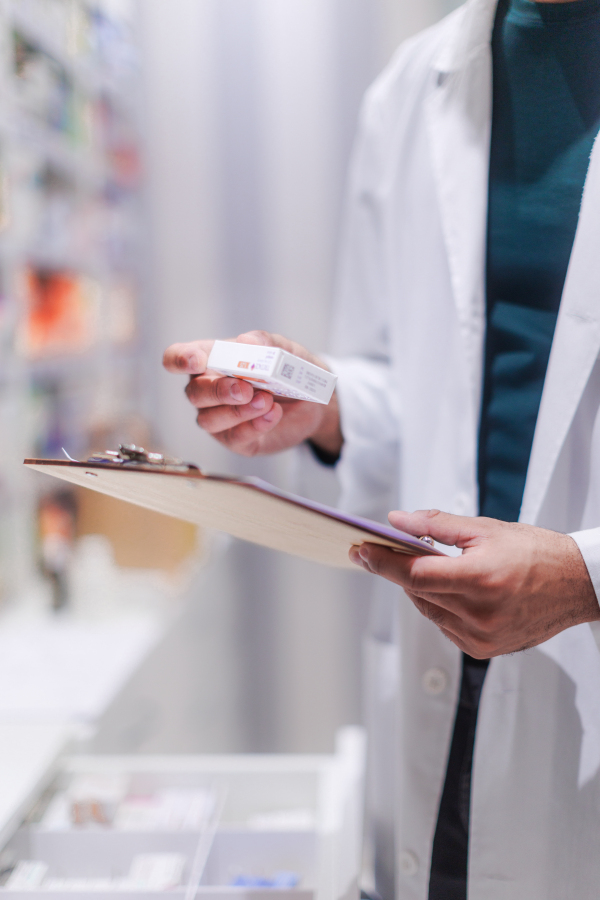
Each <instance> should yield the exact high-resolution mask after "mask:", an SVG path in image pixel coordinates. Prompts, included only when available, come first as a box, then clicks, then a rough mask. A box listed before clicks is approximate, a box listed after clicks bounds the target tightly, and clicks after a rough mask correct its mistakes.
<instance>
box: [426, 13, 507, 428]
mask: <svg viewBox="0 0 600 900" xmlns="http://www.w3.org/2000/svg"><path fill="white" fill-rule="evenodd" d="M495 8H496V0H469V2H468V3H467V4H466V7H465V9H464V15H463V18H457V19H456V29H455V34H454V37H453V40H451V41H450V42H449V43H448V44H446V45H445V46H444V48H443V50H442V52H441V54H440V55H439V57H438V59H437V61H436V65H435V73H434V77H435V83H434V86H433V87H432V90H431V93H430V95H429V96H428V98H427V109H426V115H427V121H428V128H429V136H430V141H431V149H432V159H433V166H434V172H435V179H436V186H437V193H438V197H439V204H440V212H441V218H442V227H443V233H444V240H445V244H446V251H447V256H448V264H449V269H450V276H451V281H452V291H453V295H454V299H455V302H456V307H457V313H458V319H459V323H460V329H461V333H462V336H463V339H464V344H465V360H466V362H467V364H468V366H469V369H470V373H469V382H470V384H471V386H472V399H473V401H474V404H473V412H474V421H473V425H474V427H475V428H476V427H477V416H478V408H479V398H480V393H481V377H482V346H483V335H484V329H485V246H486V226H487V195H488V172H489V144H490V130H491V100H492V96H491V94H492V58H491V46H490V38H491V31H492V26H493V20H494V13H495Z"/></svg>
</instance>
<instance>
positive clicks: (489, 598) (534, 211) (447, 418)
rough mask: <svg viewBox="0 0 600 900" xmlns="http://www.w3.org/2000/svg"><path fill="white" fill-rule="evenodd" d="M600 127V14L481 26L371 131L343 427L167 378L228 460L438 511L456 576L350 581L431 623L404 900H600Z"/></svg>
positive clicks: (404, 783)
mask: <svg viewBox="0 0 600 900" xmlns="http://www.w3.org/2000/svg"><path fill="white" fill-rule="evenodd" d="M599 124H600V0H571V2H559V3H554V2H543V3H534V2H531V0H506V2H505V0H501V2H500V5H497V3H496V2H494V0H468V2H467V3H466V4H465V5H464V6H463V7H461V8H460V9H459V10H457V11H456V12H454V13H453V14H452V15H450V16H449V17H448V18H446V19H445V20H444V21H442V22H441V23H440V24H438V25H436V26H435V27H434V28H431V29H429V30H428V31H426V32H424V33H423V34H421V35H419V36H417V37H416V38H414V39H411V40H410V41H408V42H407V43H406V44H404V45H403V47H401V49H400V50H399V52H398V54H397V55H396V57H395V58H394V60H393V61H392V63H391V65H390V66H389V67H388V69H387V70H386V71H385V72H384V74H383V75H382V76H381V77H380V78H379V80H378V81H377V82H376V84H375V85H374V87H373V88H372V89H371V90H370V92H369V94H368V96H367V99H366V102H365V105H364V109H363V114H362V122H361V128H360V134H359V138H358V145H357V149H356V154H355V158H354V165H353V170H352V175H351V189H350V200H349V207H348V217H347V222H346V229H345V253H344V259H343V265H342V277H341V300H340V315H339V325H338V333H337V339H336V340H337V346H336V355H335V357H334V358H333V359H332V360H329V364H330V365H331V367H333V368H334V369H335V370H336V371H337V372H338V373H339V382H338V390H337V394H336V398H335V401H334V402H332V404H330V406H329V407H327V408H323V407H320V406H318V405H317V404H306V403H299V402H280V401H276V402H275V401H274V400H273V397H272V396H270V395H268V394H265V393H264V392H261V391H258V392H254V393H253V391H252V388H250V387H249V386H248V385H247V384H244V383H242V382H238V381H234V380H232V379H227V378H218V377H216V376H214V375H213V376H211V375H210V373H209V374H203V373H204V371H205V366H206V358H207V352H208V350H209V349H210V346H211V342H209V341H197V342H194V343H190V344H179V345H176V346H174V347H171V348H169V350H167V352H166V354H165V364H166V366H167V368H169V369H170V370H171V371H175V372H186V373H188V374H191V375H197V376H198V377H194V378H192V379H190V382H189V385H188V388H187V393H188V397H189V399H190V400H191V402H192V403H193V405H194V406H195V407H197V409H198V423H199V425H200V426H201V427H202V428H204V429H206V430H207V431H208V432H210V433H211V434H213V435H214V436H215V437H216V438H217V439H218V440H220V441H221V442H222V443H224V444H226V445H227V446H228V447H229V448H231V449H233V450H235V451H237V452H239V453H241V454H245V455H254V454H259V453H274V452H277V451H279V450H282V449H284V448H286V447H289V446H292V445H294V444H298V443H300V442H302V441H305V440H307V439H308V440H310V441H312V443H313V445H314V446H315V447H316V448H317V452H318V453H319V454H320V455H321V457H323V458H324V459H327V458H328V457H329V458H330V460H332V461H333V460H336V459H337V458H338V456H339V462H337V467H338V469H339V473H340V479H341V483H342V486H343V491H344V497H345V503H346V505H347V506H350V507H352V508H353V509H354V510H356V511H360V512H368V511H369V509H370V504H371V503H373V502H374V501H375V500H376V499H377V497H378V495H380V494H381V495H383V492H385V490H387V489H388V487H389V484H391V483H392V482H393V480H394V478H395V477H396V478H398V477H399V483H400V497H399V500H400V503H401V505H402V507H403V508H404V509H406V510H425V511H424V512H411V513H408V512H393V513H391V514H390V521H391V522H392V523H393V525H395V526H397V527H398V528H401V529H403V530H406V531H409V532H411V533H412V534H415V535H424V534H425V535H426V534H428V535H431V536H432V537H433V538H434V539H435V540H436V541H439V542H441V543H442V544H446V545H448V546H451V547H455V548H457V549H456V550H455V551H454V553H455V555H454V556H452V558H449V559H441V558H433V557H427V558H419V559H409V558H404V557H402V556H400V555H397V554H395V553H393V552H392V551H390V550H387V549H384V548H379V547H376V546H374V545H363V546H362V547H361V548H360V549H358V550H353V551H352V554H351V555H352V559H353V561H354V562H355V563H356V564H357V565H361V566H363V567H364V568H365V569H366V570H367V571H368V572H372V573H374V574H375V575H377V576H379V577H382V578H385V579H388V580H389V581H391V582H395V583H396V584H398V585H401V586H402V587H403V588H404V590H405V592H406V596H407V598H408V600H407V601H405V602H403V603H402V608H401V612H400V616H401V626H400V630H399V631H400V643H401V665H402V674H401V683H400V699H399V721H400V729H399V733H400V736H401V738H400V743H401V748H400V753H399V758H398V760H397V772H396V780H395V785H394V786H393V789H394V790H395V793H396V800H397V823H396V848H397V849H396V860H397V877H396V895H397V897H398V898H400V900H409V898H410V900H427V898H429V900H459V898H460V900H464V898H465V897H466V896H467V886H468V896H469V898H470V900H525V898H526V900H565V898H567V897H568V898H577V900H597V898H598V897H599V896H600V653H599V651H598V649H597V645H596V642H595V640H594V636H593V633H592V629H591V627H590V624H588V623H591V622H594V621H596V620H598V619H600V608H599V606H598V600H597V594H598V592H599V591H600V413H599V410H600V361H599V359H598V356H599V351H600V146H598V145H597V144H596V145H594V141H595V138H596V133H597V131H598V127H599ZM244 339H245V340H248V341H257V342H259V343H266V342H270V341H272V342H273V343H275V344H280V345H281V346H284V347H286V348H289V349H291V350H292V352H295V353H297V354H300V355H304V356H306V357H307V358H312V357H311V356H310V354H309V353H308V352H307V351H305V350H303V349H302V348H300V347H298V346H297V345H294V344H292V343H290V342H288V341H286V340H283V339H282V338H280V337H278V336H274V335H265V334H262V333H253V334H250V335H246V336H245V338H244ZM438 509H441V510H444V512H438V511H437V510H438ZM478 514H480V515H481V516H484V517H485V518H479V517H477V516H478ZM517 520H518V524H516V523H517ZM569 535H570V536H569ZM460 551H462V553H460ZM409 601H412V603H411V602H409ZM517 651H521V652H517ZM488 660H489V663H488ZM433 675H435V679H433V681H432V676H433ZM428 679H429V680H428ZM434 681H435V690H433V689H428V687H429V688H430V687H431V684H433V683H434ZM476 725H477V728H476V727H475V726H476ZM390 789H392V785H390ZM385 900H391V898H385Z"/></svg>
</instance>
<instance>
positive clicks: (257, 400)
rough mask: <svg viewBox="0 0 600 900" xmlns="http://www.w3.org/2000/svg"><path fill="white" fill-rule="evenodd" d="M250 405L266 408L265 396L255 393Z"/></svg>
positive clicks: (255, 407) (256, 407)
mask: <svg viewBox="0 0 600 900" xmlns="http://www.w3.org/2000/svg"><path fill="white" fill-rule="evenodd" d="M250 406H253V407H254V409H264V408H265V398H264V397H263V395H262V394H255V396H254V398H253V399H252V400H251V401H250Z"/></svg>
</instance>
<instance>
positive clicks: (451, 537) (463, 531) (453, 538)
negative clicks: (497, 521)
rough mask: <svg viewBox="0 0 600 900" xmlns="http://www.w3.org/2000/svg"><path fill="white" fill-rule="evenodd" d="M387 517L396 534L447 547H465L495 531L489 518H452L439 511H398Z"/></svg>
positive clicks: (452, 516)
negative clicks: (399, 532)
mask: <svg viewBox="0 0 600 900" xmlns="http://www.w3.org/2000/svg"><path fill="white" fill-rule="evenodd" d="M388 518H389V520H390V523H391V524H392V525H393V526H394V528H398V529H399V530H400V531H406V532H407V533H408V534H414V535H415V537H423V536H424V535H429V537H432V538H433V539H434V540H435V541H440V543H442V544H446V545H447V546H450V547H462V548H464V547H467V546H469V545H472V543H473V542H474V541H475V542H476V541H478V540H481V539H482V538H485V537H487V536H488V535H489V534H490V532H491V531H494V530H496V529H495V525H494V520H493V519H484V518H482V517H477V518H474V517H472V516H454V515H452V514H451V513H446V512H441V511H440V510H439V509H419V510H417V511H416V512H412V513H407V512H401V511H399V510H398V511H394V512H391V513H390V514H389V516H388Z"/></svg>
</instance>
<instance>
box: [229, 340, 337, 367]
mask: <svg viewBox="0 0 600 900" xmlns="http://www.w3.org/2000/svg"><path fill="white" fill-rule="evenodd" d="M236 341H238V342H239V343H240V344H259V345H260V346H262V347H281V349H282V350H285V351H286V352H287V353H292V354H293V355H294V356H299V357H300V359H305V360H307V361H308V362H312V363H314V364H315V365H317V366H320V367H321V368H322V369H327V370H329V367H328V366H327V365H326V363H325V362H323V360H321V359H319V358H318V357H316V356H315V355H314V354H313V353H309V352H308V350H306V348H305V347H303V346H302V345H301V344H297V343H296V342H295V341H290V340H289V338H286V337H283V335H281V334H271V333H270V332H268V331H246V332H245V333H244V334H240V335H238V337H237V338H236Z"/></svg>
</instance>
